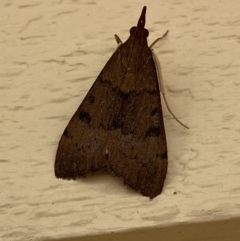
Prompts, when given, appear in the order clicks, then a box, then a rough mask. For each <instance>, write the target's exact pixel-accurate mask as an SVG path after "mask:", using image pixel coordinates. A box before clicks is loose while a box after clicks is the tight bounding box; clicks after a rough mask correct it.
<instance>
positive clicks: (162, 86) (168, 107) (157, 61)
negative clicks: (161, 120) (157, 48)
mask: <svg viewBox="0 0 240 241" xmlns="http://www.w3.org/2000/svg"><path fill="white" fill-rule="evenodd" d="M168 32H169V31H168V30H167V31H166V33H165V34H164V35H163V36H162V37H161V38H158V39H156V40H155V41H154V42H153V43H152V44H151V45H150V48H151V50H152V54H153V59H154V62H155V65H156V69H157V75H158V82H159V85H160V92H162V96H163V99H164V102H165V104H166V106H167V109H168V111H169V113H170V114H171V115H172V117H173V118H174V119H175V120H176V121H177V122H178V123H179V124H180V125H182V126H183V127H185V128H187V129H189V127H188V126H186V125H185V124H183V123H182V122H181V121H180V120H179V119H178V118H177V117H176V116H175V115H174V114H173V112H172V110H171V109H170V106H169V105H168V102H167V98H166V96H165V90H164V85H163V77H162V71H161V64H160V62H159V59H158V57H157V55H156V54H155V53H154V51H153V49H152V46H153V45H154V44H156V43H157V42H158V41H160V40H161V39H163V38H164V37H165V36H166V35H167V34H168Z"/></svg>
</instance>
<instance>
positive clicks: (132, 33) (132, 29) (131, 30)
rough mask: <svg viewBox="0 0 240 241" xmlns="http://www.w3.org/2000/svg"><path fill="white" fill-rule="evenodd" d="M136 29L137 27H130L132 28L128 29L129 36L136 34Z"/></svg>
mask: <svg viewBox="0 0 240 241" xmlns="http://www.w3.org/2000/svg"><path fill="white" fill-rule="evenodd" d="M136 29H137V27H132V28H131V29H130V34H131V35H134V34H135V32H136Z"/></svg>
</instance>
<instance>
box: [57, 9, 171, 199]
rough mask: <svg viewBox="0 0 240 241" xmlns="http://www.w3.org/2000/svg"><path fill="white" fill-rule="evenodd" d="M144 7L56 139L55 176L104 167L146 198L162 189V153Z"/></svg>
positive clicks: (73, 176) (160, 120) (163, 142)
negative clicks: (135, 22) (135, 24)
mask: <svg viewBox="0 0 240 241" xmlns="http://www.w3.org/2000/svg"><path fill="white" fill-rule="evenodd" d="M145 16H146V7H143V9H142V13H141V16H140V18H139V20H138V23H137V26H135V27H132V28H131V29H130V36H129V38H128V40H127V41H126V42H124V43H121V40H120V39H119V38H118V37H116V40H117V42H118V43H120V44H119V47H118V48H117V50H116V51H115V52H114V53H113V55H112V57H111V58H110V59H109V60H108V62H107V64H106V65H105V66H104V68H103V69H102V71H101V72H100V74H99V75H98V77H97V79H96V81H95V82H94V84H93V85H92V87H91V89H90V90H89V92H88V93H87V95H86V97H85V98H84V99H83V101H82V103H81V104H80V106H79V107H78V109H77V111H76V112H75V114H74V115H73V117H72V118H71V120H70V122H69V123H68V125H67V127H66V129H65V130H64V132H63V135H62V137H61V139H60V141H59V145H58V149H57V154H56V160H55V175H56V177H57V178H63V179H77V178H81V177H85V176H86V175H89V174H91V173H94V172H97V171H100V170H102V169H107V170H109V171H110V172H112V173H113V174H114V175H116V176H118V177H120V178H122V179H123V181H124V183H125V184H127V185H128V186H130V187H131V188H133V189H135V190H137V191H139V192H140V193H142V194H143V195H144V196H148V197H150V198H151V199H152V198H154V197H156V196H157V195H159V194H160V193H161V191H162V189H163V184H164V180H165V178H166V174H167V167H168V154H167V141H166V135H165V129H164V122H163V114H162V107H161V98H160V87H159V84H158V73H157V69H156V65H155V61H154V56H153V53H152V50H151V48H150V47H148V43H147V37H148V35H149V32H148V30H147V29H145V28H144V27H145Z"/></svg>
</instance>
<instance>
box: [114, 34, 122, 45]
mask: <svg viewBox="0 0 240 241" xmlns="http://www.w3.org/2000/svg"><path fill="white" fill-rule="evenodd" d="M114 37H115V39H116V42H117V44H122V40H121V39H120V38H119V37H118V36H117V34H115V35H114Z"/></svg>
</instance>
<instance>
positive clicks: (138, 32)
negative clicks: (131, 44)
mask: <svg viewBox="0 0 240 241" xmlns="http://www.w3.org/2000/svg"><path fill="white" fill-rule="evenodd" d="M130 34H131V36H137V37H140V38H147V37H148V35H149V32H148V30H147V29H145V28H143V29H139V28H138V27H132V28H131V29H130Z"/></svg>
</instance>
